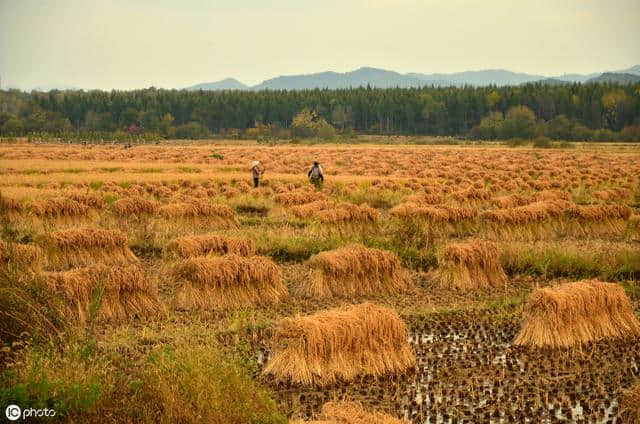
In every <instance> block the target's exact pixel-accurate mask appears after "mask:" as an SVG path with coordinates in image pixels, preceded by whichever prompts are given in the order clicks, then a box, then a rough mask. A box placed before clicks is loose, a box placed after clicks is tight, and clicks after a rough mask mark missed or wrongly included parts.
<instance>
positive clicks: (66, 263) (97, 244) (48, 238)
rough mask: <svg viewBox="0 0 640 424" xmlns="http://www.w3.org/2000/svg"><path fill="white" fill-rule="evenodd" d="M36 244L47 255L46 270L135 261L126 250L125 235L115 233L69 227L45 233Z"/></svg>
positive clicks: (131, 253) (98, 229)
mask: <svg viewBox="0 0 640 424" xmlns="http://www.w3.org/2000/svg"><path fill="white" fill-rule="evenodd" d="M38 242H39V244H40V245H41V246H42V248H43V249H44V250H45V252H46V254H47V262H48V265H49V267H50V268H55V269H68V268H72V267H79V266H88V265H90V264H93V263H94V262H96V261H97V262H102V263H106V264H116V265H117V264H130V263H137V262H138V259H137V258H136V256H135V255H134V254H133V252H131V250H129V247H128V245H127V235H126V234H125V233H123V232H122V231H119V230H107V229H103V228H91V227H87V228H72V229H68V230H60V231H55V232H52V233H48V234H45V235H43V236H41V237H40V238H39V240H38Z"/></svg>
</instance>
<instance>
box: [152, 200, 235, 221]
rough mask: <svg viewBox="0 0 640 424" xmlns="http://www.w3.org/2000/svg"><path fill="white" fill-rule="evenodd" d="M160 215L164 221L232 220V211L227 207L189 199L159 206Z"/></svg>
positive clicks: (207, 201)
mask: <svg viewBox="0 0 640 424" xmlns="http://www.w3.org/2000/svg"><path fill="white" fill-rule="evenodd" d="M159 212H160V215H162V216H163V217H164V218H166V219H175V218H183V219H194V218H208V219H215V220H221V221H232V220H233V219H234V212H233V209H231V207H230V206H229V205H224V204H213V203H211V202H210V201H209V200H208V199H190V200H187V201H185V202H181V203H171V204H168V205H164V206H161V207H160V209H159Z"/></svg>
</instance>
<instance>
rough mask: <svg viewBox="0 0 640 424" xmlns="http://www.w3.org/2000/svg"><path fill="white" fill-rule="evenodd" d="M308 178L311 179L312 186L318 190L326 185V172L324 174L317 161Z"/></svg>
mask: <svg viewBox="0 0 640 424" xmlns="http://www.w3.org/2000/svg"><path fill="white" fill-rule="evenodd" d="M307 176H308V177H309V181H311V184H313V185H314V186H316V190H319V189H321V188H322V184H323V183H324V172H322V167H321V166H320V164H319V163H318V162H317V161H316V162H313V166H312V167H311V169H310V170H309V172H308V173H307Z"/></svg>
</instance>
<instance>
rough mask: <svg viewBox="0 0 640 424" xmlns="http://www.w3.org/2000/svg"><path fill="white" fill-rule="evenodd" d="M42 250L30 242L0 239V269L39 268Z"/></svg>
mask: <svg viewBox="0 0 640 424" xmlns="http://www.w3.org/2000/svg"><path fill="white" fill-rule="evenodd" d="M41 258H42V250H41V249H40V248H39V247H38V246H36V245H32V244H21V243H10V242H6V241H2V240H0V269H2V270H3V271H9V270H23V269H25V268H31V269H37V268H39V263H40V259H41Z"/></svg>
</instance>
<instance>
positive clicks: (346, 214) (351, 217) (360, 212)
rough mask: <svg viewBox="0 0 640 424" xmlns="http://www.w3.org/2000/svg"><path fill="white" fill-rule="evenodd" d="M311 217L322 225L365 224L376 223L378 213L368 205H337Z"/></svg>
mask: <svg viewBox="0 0 640 424" xmlns="http://www.w3.org/2000/svg"><path fill="white" fill-rule="evenodd" d="M312 216H313V217H314V218H315V219H317V220H318V221H319V222H321V223H323V224H366V223H373V222H376V221H377V220H378V218H379V217H380V213H379V212H378V211H377V210H375V209H373V208H372V207H370V206H368V205H354V204H352V203H337V204H334V205H332V206H331V207H329V208H326V209H323V210H319V211H317V212H315V213H313V215H312Z"/></svg>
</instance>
